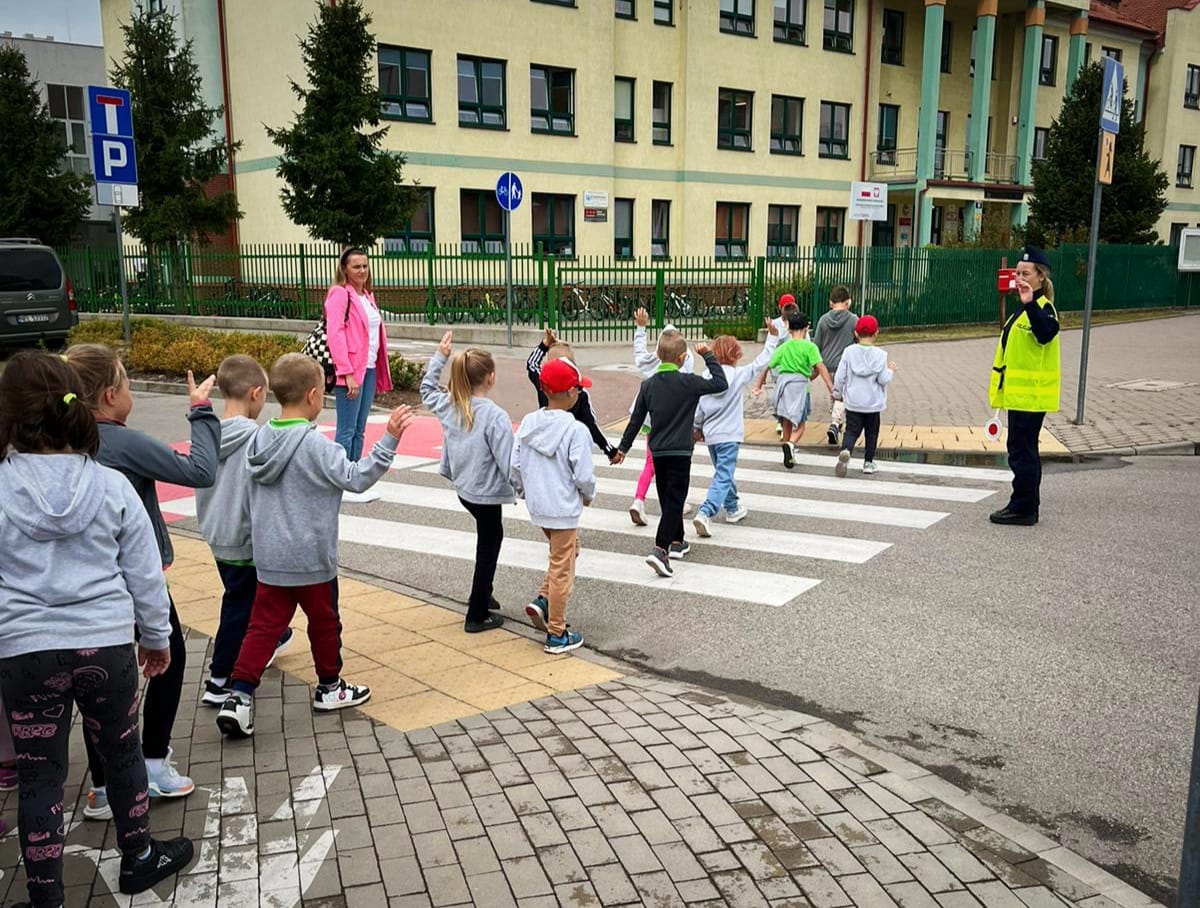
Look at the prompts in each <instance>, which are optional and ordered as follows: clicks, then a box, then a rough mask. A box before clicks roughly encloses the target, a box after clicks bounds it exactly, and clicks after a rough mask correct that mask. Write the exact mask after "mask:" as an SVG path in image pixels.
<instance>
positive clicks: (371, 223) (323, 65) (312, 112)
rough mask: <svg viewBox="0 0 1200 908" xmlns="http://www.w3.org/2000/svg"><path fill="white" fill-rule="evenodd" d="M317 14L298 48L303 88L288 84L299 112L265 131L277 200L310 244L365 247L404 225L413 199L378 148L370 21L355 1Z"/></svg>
mask: <svg viewBox="0 0 1200 908" xmlns="http://www.w3.org/2000/svg"><path fill="white" fill-rule="evenodd" d="M318 8H319V13H318V15H317V21H316V22H315V23H313V24H311V25H309V27H308V35H307V37H305V38H304V39H303V40H302V41H301V42H300V49H301V52H302V53H301V56H302V58H303V60H304V68H305V71H306V72H307V75H308V84H307V86H302V85H300V84H298V83H297V82H295V81H294V80H293V81H292V83H291V85H292V91H293V92H294V93H295V95H296V97H297V98H298V99H299V100H300V112H299V113H298V114H297V115H296V119H295V121H294V122H293V123H292V125H291V126H289V127H286V128H283V129H268V130H267V134H268V135H269V136H270V137H271V139H272V140H273V141H274V142H275V144H276V145H278V146H279V148H280V150H281V154H280V156H279V166H278V168H277V170H276V173H278V174H279V178H280V179H281V180H283V182H284V183H285V184H286V185H285V187H284V189H283V191H282V192H281V193H280V198H281V199H282V201H283V209H284V211H286V212H287V215H288V217H289V218H291V219H292V222H293V223H296V224H300V225H301V226H303V227H307V228H308V232H309V233H310V234H311V235H312V236H313V237H315V238H317V239H320V240H327V241H330V242H334V243H338V244H339V245H343V246H345V245H351V244H353V245H356V246H362V247H364V248H367V247H370V246H371V245H372V244H373V243H374V242H375V241H376V240H377V239H378V238H379V237H380V236H382V235H384V234H386V233H389V232H392V231H395V230H399V229H400V228H401V227H402V226H403V225H404V223H405V222H406V221H407V220H408V218H409V216H410V214H411V212H412V209H413V207H414V205H415V202H416V195H415V193H414V191H413V189H412V187H409V186H405V185H403V183H402V182H401V170H402V168H403V165H404V156H403V155H400V154H394V153H389V152H387V151H384V150H382V149H381V148H380V145H381V143H382V142H383V137H384V135H385V134H386V133H387V129H386V127H385V128H382V129H380V128H378V127H379V106H380V97H379V91H378V89H377V88H376V87H375V83H374V79H373V78H372V74H373V70H374V63H375V36H374V35H373V34H371V31H370V24H371V17H370V16H368V15H367V14H366V13H365V12H364V11H363V7H362V3H361V2H359V0H342V2H339V3H337V4H336V5H329V4H326V3H320V4H319V5H318ZM367 127H370V128H369V129H368V128H367Z"/></svg>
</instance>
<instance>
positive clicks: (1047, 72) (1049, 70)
mask: <svg viewBox="0 0 1200 908" xmlns="http://www.w3.org/2000/svg"><path fill="white" fill-rule="evenodd" d="M1057 80H1058V38H1056V37H1054V36H1053V35H1043V36H1042V65H1041V67H1040V68H1039V69H1038V84H1039V85H1053V84H1054V83H1055V82H1056V81H1057Z"/></svg>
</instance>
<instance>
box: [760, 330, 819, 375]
mask: <svg viewBox="0 0 1200 908" xmlns="http://www.w3.org/2000/svg"><path fill="white" fill-rule="evenodd" d="M819 362H821V351H820V349H819V348H818V347H817V345H816V344H814V343H813V342H812V341H810V340H809V339H808V338H801V339H799V340H796V339H795V338H793V339H792V340H789V341H788V342H787V343H786V344H780V345H779V347H778V349H776V351H775V353H774V355H772V357H771V362H770V366H769V368H771V369H778V370H779V372H781V373H783V374H785V375H787V374H791V375H794V374H800V375H803V376H805V377H806V378H812V377H813V373H814V372H815V371H816V368H817V364H818V363H819Z"/></svg>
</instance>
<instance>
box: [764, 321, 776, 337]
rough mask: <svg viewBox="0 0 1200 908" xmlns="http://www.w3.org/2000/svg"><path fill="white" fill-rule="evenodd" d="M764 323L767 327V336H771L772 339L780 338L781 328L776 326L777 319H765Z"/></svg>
mask: <svg viewBox="0 0 1200 908" xmlns="http://www.w3.org/2000/svg"><path fill="white" fill-rule="evenodd" d="M763 323H764V324H765V325H766V326H767V334H769V335H771V336H772V337H778V336H779V326H778V325H777V324H775V319H773V318H764V319H763Z"/></svg>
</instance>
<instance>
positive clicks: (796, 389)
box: [770, 312, 833, 470]
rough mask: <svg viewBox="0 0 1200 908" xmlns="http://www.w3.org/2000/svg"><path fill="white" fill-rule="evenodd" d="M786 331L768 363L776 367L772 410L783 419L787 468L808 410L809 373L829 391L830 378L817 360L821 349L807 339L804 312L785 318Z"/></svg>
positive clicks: (793, 464)
mask: <svg viewBox="0 0 1200 908" xmlns="http://www.w3.org/2000/svg"><path fill="white" fill-rule="evenodd" d="M788 333H789V334H790V335H791V339H790V340H789V341H788V342H787V343H785V344H781V345H780V346H779V348H778V349H777V350H776V351H775V353H774V355H772V357H771V364H770V365H771V368H772V369H778V370H779V381H778V383H777V384H776V385H775V413H776V415H777V416H779V417H780V418H781V419H782V420H783V465H784V466H785V467H787V468H788V469H789V470H790V469H791V468H792V467H793V466H795V457H794V455H793V449H792V446H793V445H796V444H799V443H800V438H801V436H803V435H804V423H805V421H806V420H807V419H808V414H809V412H810V411H811V410H812V394H811V393H810V387H811V382H812V377H813V376H814V375H817V374H819V375H820V376H821V380H822V381H823V382H825V387H826V388H828V389H829V393H830V394H833V382H832V381H831V380H830V378H829V370H828V369H826V368H825V364H824V363H822V362H821V351H820V350H818V349H817V345H816V344H814V343H813V342H812V341H810V340H809V339H808V316H807V315H805V314H804V313H802V312H798V313H796V314H794V315H792V316H791V317H790V318H788Z"/></svg>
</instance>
